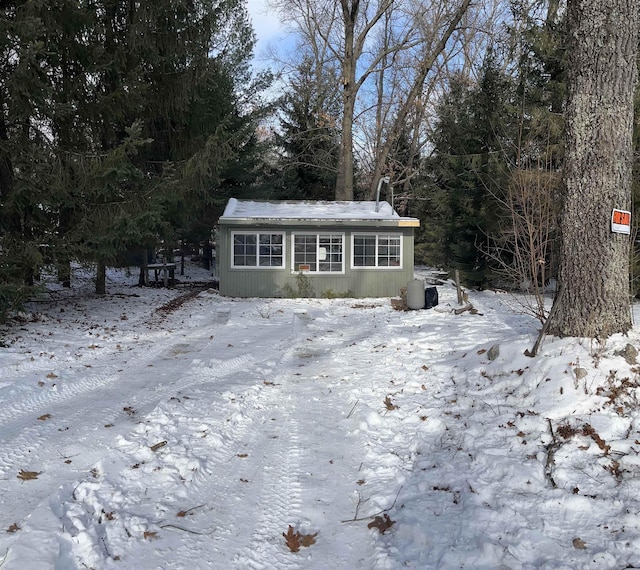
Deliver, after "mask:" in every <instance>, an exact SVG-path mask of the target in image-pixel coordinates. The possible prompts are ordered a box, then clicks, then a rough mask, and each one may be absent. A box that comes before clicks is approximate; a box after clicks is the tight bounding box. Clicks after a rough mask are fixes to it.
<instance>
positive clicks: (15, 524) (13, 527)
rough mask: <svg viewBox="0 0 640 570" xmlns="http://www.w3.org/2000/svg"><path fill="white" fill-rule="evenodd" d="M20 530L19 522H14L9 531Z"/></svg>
mask: <svg viewBox="0 0 640 570" xmlns="http://www.w3.org/2000/svg"><path fill="white" fill-rule="evenodd" d="M19 530H20V527H19V526H18V524H17V523H13V524H12V525H11V526H10V527H9V528H8V529H7V532H10V533H14V532H18V531H19Z"/></svg>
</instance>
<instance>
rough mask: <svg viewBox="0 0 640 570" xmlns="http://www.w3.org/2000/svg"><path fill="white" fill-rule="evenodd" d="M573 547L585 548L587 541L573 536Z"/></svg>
mask: <svg viewBox="0 0 640 570" xmlns="http://www.w3.org/2000/svg"><path fill="white" fill-rule="evenodd" d="M573 547H574V548H577V549H578V550H585V549H586V548H587V543H586V542H585V541H584V540H582V539H581V538H574V539H573Z"/></svg>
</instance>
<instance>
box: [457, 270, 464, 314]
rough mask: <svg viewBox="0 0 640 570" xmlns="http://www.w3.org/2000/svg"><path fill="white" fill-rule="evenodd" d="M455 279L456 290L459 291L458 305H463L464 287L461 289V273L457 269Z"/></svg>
mask: <svg viewBox="0 0 640 570" xmlns="http://www.w3.org/2000/svg"><path fill="white" fill-rule="evenodd" d="M455 279H456V290H457V291H458V305H462V303H464V296H463V294H462V287H460V271H458V270H457V269H456V271H455Z"/></svg>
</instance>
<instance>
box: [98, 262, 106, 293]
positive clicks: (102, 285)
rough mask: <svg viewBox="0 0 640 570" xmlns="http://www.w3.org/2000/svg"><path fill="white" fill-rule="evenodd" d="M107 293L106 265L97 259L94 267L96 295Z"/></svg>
mask: <svg viewBox="0 0 640 570" xmlns="http://www.w3.org/2000/svg"><path fill="white" fill-rule="evenodd" d="M106 293H107V266H106V265H105V263H104V261H102V260H99V261H98V266H97V268H96V295H105V294H106Z"/></svg>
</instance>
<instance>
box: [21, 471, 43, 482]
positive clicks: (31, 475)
mask: <svg viewBox="0 0 640 570" xmlns="http://www.w3.org/2000/svg"><path fill="white" fill-rule="evenodd" d="M40 473H42V471H25V470H24V469H20V473H18V475H17V477H18V479H22V480H23V481H32V480H33V479H37V478H38V475H40Z"/></svg>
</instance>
